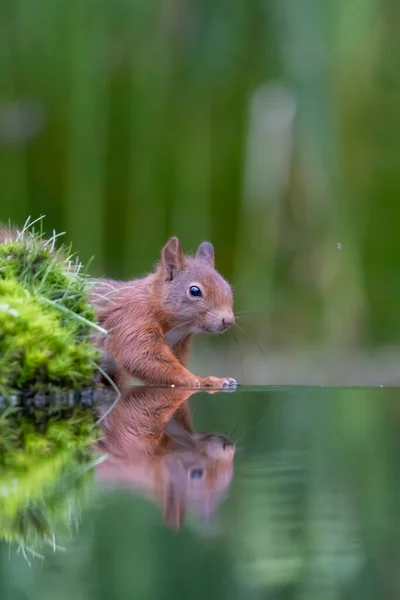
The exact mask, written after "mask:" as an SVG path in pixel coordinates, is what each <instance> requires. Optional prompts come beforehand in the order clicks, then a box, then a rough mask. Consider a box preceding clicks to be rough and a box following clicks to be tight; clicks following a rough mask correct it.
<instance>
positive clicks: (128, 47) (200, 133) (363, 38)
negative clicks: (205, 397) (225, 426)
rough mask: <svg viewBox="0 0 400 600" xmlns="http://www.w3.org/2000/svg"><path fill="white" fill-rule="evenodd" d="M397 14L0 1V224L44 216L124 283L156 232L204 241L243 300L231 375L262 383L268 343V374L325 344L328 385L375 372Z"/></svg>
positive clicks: (390, 272) (148, 1) (391, 202)
mask: <svg viewBox="0 0 400 600" xmlns="http://www.w3.org/2000/svg"><path fill="white" fill-rule="evenodd" d="M399 18H400V5H399V3H398V2H396V1H395V0H379V1H378V0H352V2H348V1H347V0H325V1H324V2H321V1H320V0H229V1H228V0H213V1H210V0H164V1H163V2H159V1H158V2H156V1H155V0H112V1H111V0H97V1H96V2H94V0H86V1H85V2H82V0H68V1H67V0H59V1H58V2H54V1H53V0H35V1H33V0H13V1H12V2H11V1H9V0H4V1H3V2H2V3H1V5H0V32H1V34H0V189H1V194H0V220H1V221H7V220H8V219H11V220H12V221H13V222H16V223H18V224H22V223H23V222H24V221H25V220H26V218H27V216H28V215H32V218H36V217H38V216H39V215H41V214H45V215H46V220H45V229H46V230H47V231H49V232H50V233H51V232H52V230H53V228H54V229H56V230H57V231H66V232H67V238H68V239H69V240H72V242H73V244H74V248H75V249H76V250H77V251H79V253H80V256H81V258H83V259H84V260H88V259H89V258H90V257H92V256H93V255H94V256H95V260H94V262H93V264H92V267H91V271H92V273H93V274H95V275H102V274H107V275H108V276H111V277H121V278H128V277H132V276H136V275H139V274H142V273H143V272H145V271H146V270H148V269H150V268H151V266H152V264H153V263H154V261H155V260H157V258H158V253H159V249H160V247H161V246H162V245H163V243H164V242H165V241H166V239H167V237H168V236H169V235H171V234H176V235H178V236H179V237H180V239H181V241H182V243H183V245H184V247H185V249H186V250H195V248H196V247H197V244H198V243H199V242H200V241H202V240H203V239H210V240H211V241H212V242H213V243H214V245H215V249H216V258H217V266H218V268H219V269H220V270H221V272H222V273H223V274H224V275H225V276H226V277H227V278H228V279H229V280H230V281H231V282H232V283H233V285H234V289H235V294H236V300H237V301H236V308H237V310H238V311H239V312H240V311H244V312H243V314H242V320H241V321H239V323H240V326H241V330H240V332H236V333H235V335H237V336H238V337H240V340H239V341H238V342H239V346H240V348H239V350H238V351H237V353H236V358H235V359H232V360H231V363H230V365H229V366H230V368H231V372H229V373H227V375H232V376H235V375H236V376H239V378H240V376H241V371H243V370H244V371H245V372H244V375H243V377H242V380H243V379H244V380H245V381H252V382H254V381H258V380H257V374H260V373H261V375H262V376H261V375H259V377H260V378H261V379H262V382H263V383H266V382H267V381H266V380H265V373H264V370H263V369H264V366H265V358H263V352H264V351H267V350H269V351H270V353H271V349H272V350H273V352H272V354H273V355H274V356H275V355H277V356H278V359H277V360H276V364H277V365H278V366H276V369H275V371H274V370H273V368H272V367H271V368H270V370H269V377H271V378H272V379H273V380H274V381H275V382H277V383H279V382H281V381H286V380H287V371H288V370H291V372H293V367H294V365H299V364H300V363H299V358H298V357H299V356H306V355H307V356H308V357H309V358H308V359H307V360H308V362H307V361H306V364H301V367H299V373H300V374H301V373H304V372H306V371H307V369H308V371H310V370H312V369H311V367H310V365H311V364H315V360H317V358H318V359H320V358H321V350H320V349H321V348H323V352H324V354H323V356H324V358H323V360H322V365H321V367H320V372H321V373H324V376H323V377H325V379H324V381H327V380H329V377H331V378H333V379H335V380H339V379H340V378H341V379H340V381H342V382H343V381H346V382H347V381H348V380H349V381H350V380H351V377H350V375H348V374H346V373H347V372H344V371H343V369H344V366H347V368H349V365H350V371H351V373H353V374H354V373H356V371H357V369H358V368H359V371H357V376H356V379H357V378H358V379H360V380H363V381H369V380H368V377H370V379H371V378H372V379H373V380H374V382H375V379H376V378H375V379H374V377H375V376H372V375H371V364H370V362H368V361H370V357H371V353H374V354H373V357H374V360H373V364H375V365H377V364H378V363H377V362H376V361H379V359H381V360H382V361H383V362H384V363H385V364H386V365H387V364H388V360H389V359H388V357H389V356H390V357H391V360H392V361H393V364H394V365H397V360H396V358H397V349H396V347H397V339H398V336H399V333H400V311H399V310H398V306H399V303H400V277H399V272H398V257H399V250H400V236H399V235H398V221H397V218H396V214H397V208H396V206H397V203H398V194H399V191H400V170H399V159H400V145H399V141H398V140H399V133H400V111H399V108H398V107H399V105H400V68H399V66H400V60H399V59H400V44H399V42H398V35H397V34H398V25H399ZM233 335H234V334H232V335H231V336H230V337H229V338H228V337H227V339H229V340H230V342H231V343H232V345H233V344H234V340H233V339H232V338H233ZM213 343H214V342H213ZM214 347H217V346H215V343H214ZM251 348H252V352H253V353H254V360H253V359H252V360H251V362H252V364H253V365H258V366H255V367H254V369H253V371H250V372H247V373H246V369H245V368H244V365H243V358H241V356H243V354H244V355H245V356H247V357H248V356H250V354H249V353H250V349H251ZM288 348H290V351H291V352H293V353H294V354H293V356H295V358H289V359H287V353H288ZM310 348H311V349H314V354H312V353H311V350H310ZM315 349H316V350H315ZM199 352H200V350H199ZM331 352H333V355H332V354H329V353H331ZM360 352H362V353H363V354H362V358H361V359H359V356H360ZM366 352H368V353H369V354H367V358H366ZM296 353H297V354H296ZM307 353H308V354H307ZM310 353H311V354H310ZM204 355H205V353H204ZM281 355H282V356H283V357H285V356H286V359H285V360H286V362H284V359H283V358H282V360H280V359H279V356H281ZM198 356H199V357H200V358H199V359H198V360H199V361H200V362H202V358H201V356H202V354H201V352H200V354H199V355H198ZM332 356H333V358H332ZM354 357H358V358H354ZM368 357H369V358H368ZM382 357H383V358H382ZM393 357H395V358H393ZM350 359H351V360H353V362H349V361H350ZM335 360H339V363H338V366H337V367H335V368H333V367H332V365H333V364H336V363H335ZM357 360H361V363H360V362H357ZM257 361H258V363H257ZM282 361H283V362H282ZM374 361H375V362H374ZM360 364H361V365H362V366H361V367H360ZM279 365H280V366H279ZM328 365H329V367H328ZM288 367H289V369H288ZM330 368H331V370H329V369H330ZM332 369H333V370H332ZM377 369H378V372H379V373H382V369H380V368H379V367H377ZM232 371H233V372H232ZM387 371H388V373H387V376H385V377H384V376H382V382H383V383H386V382H387V381H389V380H392V379H393V378H396V375H395V372H397V368H394V369H387ZM299 373H297V374H296V377H297V380H298V379H299V376H300V375H299ZM346 377H347V379H346ZM261 379H260V381H261ZM358 379H357V381H358ZM313 381H315V379H314V380H313ZM351 382H353V381H351Z"/></svg>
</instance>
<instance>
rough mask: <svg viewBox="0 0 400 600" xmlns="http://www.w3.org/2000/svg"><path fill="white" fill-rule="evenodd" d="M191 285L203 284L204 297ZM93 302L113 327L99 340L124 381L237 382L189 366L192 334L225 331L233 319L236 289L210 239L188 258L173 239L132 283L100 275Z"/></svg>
mask: <svg viewBox="0 0 400 600" xmlns="http://www.w3.org/2000/svg"><path fill="white" fill-rule="evenodd" d="M192 285H197V286H198V287H200V288H201V291H202V294H203V296H202V297H201V298H195V299H194V298H192V297H191V295H190V293H189V289H190V287H191V286H192ZM91 301H92V302H93V304H94V306H95V307H96V309H97V318H98V321H99V323H100V325H101V326H102V327H104V328H105V329H106V330H107V331H108V332H109V333H108V335H107V336H106V337H105V338H104V339H103V340H101V341H100V343H101V345H102V347H103V349H104V351H105V356H106V357H108V358H111V359H112V363H113V365H114V369H115V371H116V379H117V381H118V382H119V383H123V381H124V379H125V378H126V376H129V377H135V378H138V379H140V380H142V381H144V382H146V383H150V384H153V385H163V384H167V385H171V384H173V385H179V386H184V387H189V388H193V387H203V386H211V387H215V388H218V387H226V386H230V385H236V382H235V381H234V380H233V379H231V378H218V377H212V376H211V377H198V376H196V375H193V374H192V373H191V372H190V371H189V370H188V369H187V359H188V353H189V348H190V339H191V335H192V334H193V333H221V332H222V331H225V330H226V329H227V328H228V327H229V326H231V325H232V324H234V316H233V297H232V290H231V287H230V286H229V284H228V283H227V282H226V281H225V280H224V279H223V278H222V277H221V275H220V274H219V273H218V272H217V271H216V270H215V268H214V249H213V247H212V245H211V244H209V243H208V242H204V243H203V244H200V246H199V249H198V251H197V253H196V255H195V256H194V257H189V256H185V255H184V253H183V251H182V249H181V247H180V244H179V240H178V239H177V238H171V240H170V241H169V242H168V243H167V244H166V246H165V247H164V248H163V250H162V255H161V262H160V264H159V265H158V266H157V268H156V270H155V272H154V273H151V274H149V275H147V276H146V277H143V278H141V279H134V280H132V281H129V282H118V281H112V280H100V281H99V282H98V283H97V284H96V285H95V286H94V289H93V291H92V294H91ZM179 337H180V339H178V338H179Z"/></svg>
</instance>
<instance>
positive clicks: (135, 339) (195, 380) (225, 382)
mask: <svg viewBox="0 0 400 600" xmlns="http://www.w3.org/2000/svg"><path fill="white" fill-rule="evenodd" d="M115 333H116V332H114V334H115ZM118 337H119V336H113V337H112V338H110V339H109V340H108V344H109V348H108V350H109V351H110V353H111V354H112V355H113V357H114V360H115V362H116V364H117V368H118V369H122V370H124V371H127V372H128V373H129V374H130V375H131V376H132V377H137V378H138V379H141V380H142V381H144V382H146V383H150V384H152V385H179V386H183V387H189V388H199V387H215V388H221V387H230V386H232V385H235V384H236V382H235V381H234V380H232V379H229V378H222V379H220V378H218V377H198V376H196V375H194V374H193V373H191V372H190V371H189V370H188V369H186V367H184V366H183V364H182V363H181V362H180V360H179V359H178V358H177V357H176V356H175V354H174V352H173V351H172V350H171V348H169V346H168V345H167V344H166V343H165V341H164V338H163V337H162V336H161V335H160V332H159V331H158V330H152V329H147V330H146V331H145V332H143V331H142V332H140V333H138V332H135V334H134V335H132V336H126V333H125V334H124V339H123V340H119V339H118ZM121 342H122V343H121Z"/></svg>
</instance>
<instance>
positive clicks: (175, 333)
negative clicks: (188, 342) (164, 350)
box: [165, 327, 189, 348]
mask: <svg viewBox="0 0 400 600" xmlns="http://www.w3.org/2000/svg"><path fill="white" fill-rule="evenodd" d="M188 333H189V332H188V331H187V329H185V328H184V327H174V328H173V329H171V331H168V332H167V333H166V334H165V341H166V342H167V344H168V346H169V347H170V348H173V347H174V346H175V345H176V344H177V343H178V342H180V341H181V339H183V338H184V337H185V336H186V335H187V334H188Z"/></svg>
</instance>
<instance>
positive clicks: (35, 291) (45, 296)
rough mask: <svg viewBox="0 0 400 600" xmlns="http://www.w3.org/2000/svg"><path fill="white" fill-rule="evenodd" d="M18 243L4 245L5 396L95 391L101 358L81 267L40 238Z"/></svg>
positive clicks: (1, 373)
mask: <svg viewBox="0 0 400 600" xmlns="http://www.w3.org/2000/svg"><path fill="white" fill-rule="evenodd" d="M10 237H12V236H10ZM15 237H16V236H14V239H12V240H7V239H5V242H4V243H3V244H0V390H1V392H2V393H3V394H6V393H8V392H10V391H12V390H19V389H30V390H32V389H33V390H39V389H40V390H43V389H49V388H54V387H61V388H79V387H83V386H88V385H91V384H92V382H93V377H94V373H95V369H96V365H97V363H98V360H99V354H98V351H97V350H96V349H95V348H94V346H93V345H92V344H91V343H90V341H89V337H90V334H91V333H92V332H93V327H95V325H94V322H93V321H94V311H93V308H92V307H91V306H90V305H89V304H88V301H87V294H88V280H87V278H86V277H85V276H84V275H82V274H81V272H80V270H81V269H80V267H81V265H80V264H79V263H78V262H77V261H76V262H75V263H72V261H71V260H70V259H69V258H68V255H67V253H66V252H65V250H57V251H56V250H54V248H53V246H54V240H53V241H51V242H49V241H48V240H46V239H45V238H44V237H43V236H42V235H40V234H33V233H31V232H24V234H23V235H21V236H19V237H18V238H17V239H15Z"/></svg>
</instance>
